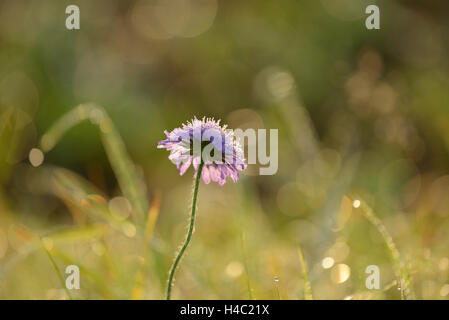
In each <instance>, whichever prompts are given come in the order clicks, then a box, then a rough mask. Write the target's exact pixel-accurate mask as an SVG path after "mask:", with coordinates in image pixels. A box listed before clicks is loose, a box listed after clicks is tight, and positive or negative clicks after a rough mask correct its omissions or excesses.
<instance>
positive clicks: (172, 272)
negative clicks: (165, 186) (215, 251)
mask: <svg viewBox="0 0 449 320" xmlns="http://www.w3.org/2000/svg"><path fill="white" fill-rule="evenodd" d="M202 171H203V162H201V163H200V165H199V167H198V171H197V174H196V178H195V185H194V189H193V200H192V215H191V216H190V225H189V231H188V232H187V237H186V240H185V241H184V244H183V245H182V247H181V250H180V251H179V252H178V254H177V256H176V258H175V261H174V262H173V265H172V267H171V269H170V274H169V276H168V285H167V300H170V297H171V289H172V286H173V278H174V276H175V271H176V268H177V266H178V264H179V261H180V260H181V258H182V256H183V254H184V252H185V251H186V249H187V247H188V245H189V243H190V240H191V238H192V234H193V229H194V226H195V212H196V200H197V197H198V186H199V184H200V180H201V172H202Z"/></svg>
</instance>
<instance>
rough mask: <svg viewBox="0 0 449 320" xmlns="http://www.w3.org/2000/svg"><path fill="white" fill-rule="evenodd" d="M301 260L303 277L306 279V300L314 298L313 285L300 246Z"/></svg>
mask: <svg viewBox="0 0 449 320" xmlns="http://www.w3.org/2000/svg"><path fill="white" fill-rule="evenodd" d="M298 254H299V260H300V262H301V269H302V277H303V279H304V298H305V299H306V300H313V296H312V286H311V285H310V281H309V277H308V275H307V266H306V261H305V260H304V254H303V253H302V249H301V247H298Z"/></svg>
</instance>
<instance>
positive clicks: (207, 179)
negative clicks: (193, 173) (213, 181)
mask: <svg viewBox="0 0 449 320" xmlns="http://www.w3.org/2000/svg"><path fill="white" fill-rule="evenodd" d="M201 177H202V178H203V181H204V183H206V184H209V182H210V175H209V169H208V167H207V166H204V167H203V171H202V172H201Z"/></svg>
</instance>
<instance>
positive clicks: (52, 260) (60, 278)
mask: <svg viewBox="0 0 449 320" xmlns="http://www.w3.org/2000/svg"><path fill="white" fill-rule="evenodd" d="M41 242H42V240H41ZM42 248H43V249H44V251H45V253H46V254H47V256H48V259H50V262H51V265H52V266H53V269H55V272H56V274H57V275H58V278H59V281H60V282H61V285H62V286H63V287H64V290H65V292H66V294H67V296H68V297H69V299H70V300H73V298H72V295H71V293H70V291H69V289H67V287H66V285H65V282H64V278H63V277H62V274H61V271H59V268H58V265H57V264H56V262H55V259H53V256H52V255H51V253H50V251H48V249H47V248H46V247H45V245H44V244H43V243H42Z"/></svg>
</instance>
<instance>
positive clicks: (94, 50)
mask: <svg viewBox="0 0 449 320" xmlns="http://www.w3.org/2000/svg"><path fill="white" fill-rule="evenodd" d="M70 4H75V5H77V6H79V8H80V16H81V28H80V30H71V31H69V30H67V29H66V27H65V20H66V18H67V16H68V15H67V14H65V9H66V7H67V6H68V5H70ZM370 4H377V5H378V6H379V8H380V24H381V29H380V30H367V29H366V27H365V18H366V17H367V15H366V14H365V13H364V12H365V8H366V6H368V5H370ZM448 12H449V3H448V2H447V1H443V0H441V1H431V2H424V1H418V0H416V1H410V0H408V1H405V0H404V1H374V0H370V1H367V0H339V1H333V0H320V1H312V0H305V1H294V0H278V1H265V2H261V1H255V0H250V1H235V0H227V1H222V0H164V1H162V0H161V1H158V0H140V1H111V0H108V1H106V0H99V1H87V0H86V1H76V0H73V1H65V0H64V1H49V0H41V1H34V0H3V1H1V3H0V298H1V299H15V298H19V299H67V298H69V297H68V295H67V292H66V291H65V290H64V288H63V285H62V283H61V282H60V280H59V278H58V272H57V270H58V269H59V271H60V273H61V274H62V276H63V278H64V279H65V277H66V275H65V273H64V271H65V268H66V266H68V265H71V264H74V265H77V266H79V268H80V271H81V289H80V290H72V291H71V294H72V296H73V298H74V299H114V298H119V299H131V298H132V299H163V298H164V292H165V286H166V279H167V275H168V270H169V267H170V265H171V262H172V260H173V257H174V255H175V252H176V250H177V248H178V246H179V244H180V243H181V242H182V240H183V239H184V233H185V228H186V224H187V222H188V216H189V212H190V205H191V204H190V203H191V195H192V194H191V193H192V192H191V189H192V174H193V172H192V170H190V171H188V172H187V174H185V175H184V176H179V172H178V170H176V167H175V166H174V165H173V164H172V163H171V162H170V161H169V160H168V159H167V157H168V153H167V152H166V151H165V150H158V149H156V145H157V142H158V141H159V140H162V139H164V134H163V131H164V130H165V129H167V130H172V129H173V128H175V127H178V126H180V125H181V123H183V122H186V121H187V120H190V119H191V118H193V116H195V115H196V116H197V117H203V116H208V117H215V118H217V119H222V121H223V122H224V123H227V124H228V125H229V127H230V128H243V129H245V128H254V129H257V128H266V129H270V128H273V129H279V170H278V172H277V174H276V175H273V176H260V175H258V167H259V166H258V165H251V166H250V167H249V168H248V170H247V171H246V172H245V173H244V174H243V176H242V178H241V179H240V180H239V182H238V183H232V182H230V181H229V182H228V183H227V184H226V185H224V186H223V187H220V186H218V185H217V184H210V185H205V184H201V186H200V190H199V207H198V212H197V213H198V215H197V221H196V232H195V234H194V237H193V241H192V243H191V246H190V247H189V249H188V252H187V255H186V256H185V258H184V259H183V261H182V263H181V265H180V268H179V269H178V272H177V276H176V282H175V285H174V289H173V290H174V291H173V298H184V299H248V298H254V299H278V298H279V297H280V298H282V299H304V294H305V290H304V287H305V283H304V279H303V276H302V264H301V260H300V257H299V255H298V250H299V248H300V247H301V248H302V250H303V252H304V259H305V262H306V264H307V270H308V278H309V280H310V283H311V289H312V294H313V298H315V299H400V298H401V290H400V283H399V281H398V277H397V274H395V269H394V263H393V261H392V259H391V256H390V252H389V250H388V248H387V246H386V245H385V243H384V241H383V239H382V237H381V235H380V234H379V232H378V229H376V227H375V226H373V225H372V224H370V222H369V221H368V220H367V219H365V217H364V216H363V214H362V212H361V209H360V208H354V207H353V205H352V199H353V198H350V196H349V195H356V197H358V199H360V200H361V201H363V203H364V204H366V205H369V206H370V207H371V208H372V209H373V212H374V213H375V214H376V215H377V216H378V217H379V219H380V220H381V221H382V222H383V224H384V225H385V228H386V229H387V230H388V232H389V233H390V234H391V236H392V238H393V240H394V242H395V243H396V246H397V248H398V250H399V252H400V254H401V259H402V261H403V263H404V265H406V266H407V268H408V270H409V272H410V275H411V284H412V286H413V289H414V293H415V295H416V298H418V299H447V298H448V297H449V277H448V276H449V253H448V250H447V249H448V246H449V236H448V234H447V230H449V229H448V228H449V220H448V218H449V197H448V194H449V152H448V151H449V90H448V88H449V65H448V61H449V59H448V58H449V51H448V49H449V46H448V45H449V42H448V39H449V37H448V35H449V19H448ZM88 102H92V103H95V104H96V105H98V106H101V107H102V108H103V109H101V108H99V107H98V108H97V107H94V108H93V109H92V108H89V107H83V106H81V107H79V108H78V109H75V108H76V106H78V105H79V104H83V103H88ZM73 110H75V111H73ZM86 110H87V111H86ZM71 111H72V112H71ZM61 117H64V118H63V120H62V122H57V121H58V120H59V119H60V118H61ZM84 119H85V120H86V121H82V120H84ZM89 120H90V121H89ZM55 123H59V125H57V127H56V128H55V127H53V128H55V129H50V128H51V127H52V125H54V124H55ZM111 128H112V129H111ZM114 128H115V129H114ZM47 130H51V131H50V133H47V134H46V132H47ZM62 133H66V134H64V136H62ZM121 140H123V144H122V143H121ZM123 147H125V148H123ZM128 155H129V157H128ZM126 172H128V173H129V175H128V176H127V175H126V174H127V173H126ZM126 177H128V178H129V177H131V178H130V179H127V178H126ZM137 207H138V208H137ZM139 212H140V213H143V215H142V214H141V215H140V216H139V214H136V213H139ZM148 213H149V214H148ZM147 217H148V218H147ZM51 260H53V261H54V262H55V265H56V268H55V266H53V265H52V263H51ZM369 265H377V266H379V269H380V284H381V286H380V289H379V290H368V289H367V288H366V287H365V279H366V277H367V276H368V275H367V274H365V268H366V267H367V266H369ZM275 279H277V281H275Z"/></svg>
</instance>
